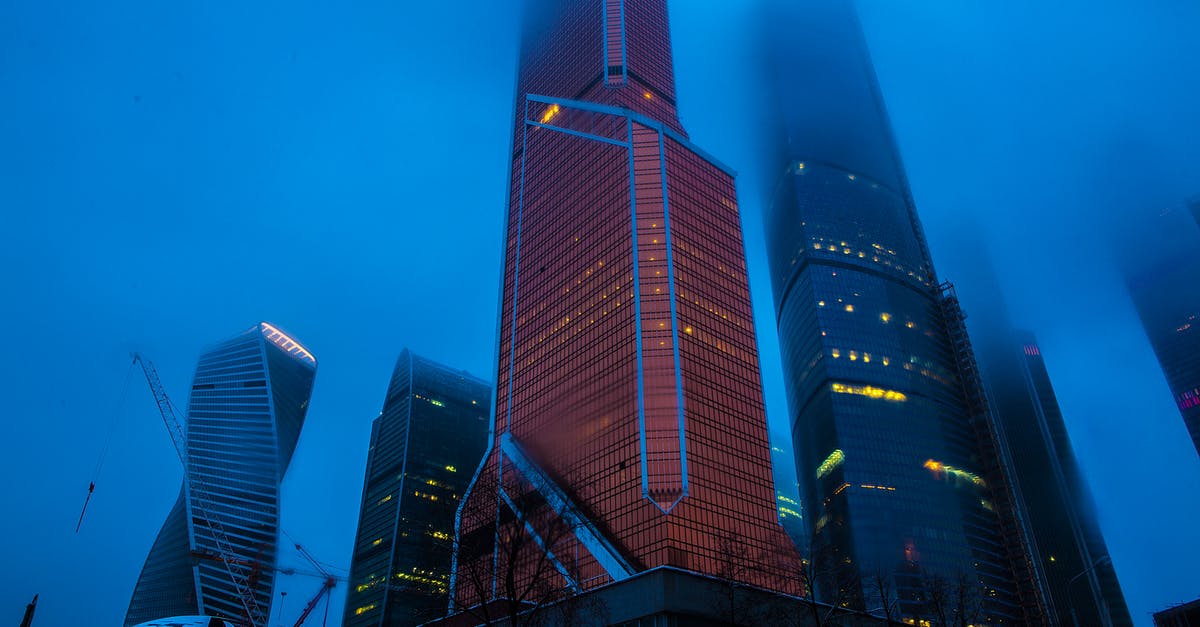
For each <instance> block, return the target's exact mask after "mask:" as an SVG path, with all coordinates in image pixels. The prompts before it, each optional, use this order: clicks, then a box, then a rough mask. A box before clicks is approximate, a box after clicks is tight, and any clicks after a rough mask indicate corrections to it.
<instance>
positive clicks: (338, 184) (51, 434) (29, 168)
mask: <svg viewBox="0 0 1200 627" xmlns="http://www.w3.org/2000/svg"><path fill="white" fill-rule="evenodd" d="M751 4H752V3H750V2H746V3H728V2H716V1H715V0H676V1H675V2H674V3H673V4H672V11H673V13H672V26H673V29H674V33H673V34H674V40H675V58H676V64H677V74H678V83H679V85H678V87H679V99H680V112H681V116H682V119H683V122H684V124H685V126H686V127H687V128H688V130H689V132H690V133H691V135H692V137H693V139H694V140H695V141H696V142H697V143H698V144H699V145H701V146H703V147H704V148H705V149H706V150H708V151H709V152H711V153H712V154H714V155H716V156H717V157H718V158H720V159H721V160H722V161H724V162H726V163H728V164H730V165H731V166H733V167H734V168H735V169H737V170H739V171H740V172H741V173H742V178H741V184H740V201H741V206H742V211H743V221H744V225H745V230H746V240H747V245H748V256H749V261H750V270H751V280H752V289H753V293H754V297H755V304H756V316H757V323H758V326H759V329H758V331H759V337H760V350H761V353H762V364H763V368H764V381H765V385H766V392H767V401H768V411H769V414H770V419H771V421H772V423H773V425H782V423H783V421H784V420H785V417H786V407H785V401H784V398H783V394H782V388H783V384H782V375H781V374H780V371H779V358H778V355H777V342H776V341H775V338H774V321H773V319H772V311H771V304H770V284H769V278H768V276H767V267H766V264H765V258H764V251H763V243H762V225H761V211H762V204H761V195H760V194H759V193H758V190H757V189H756V185H755V184H754V179H753V176H754V173H755V172H757V171H758V169H759V168H762V167H764V165H763V164H762V163H761V156H762V154H761V151H760V150H759V149H758V147H757V146H755V145H754V143H753V142H752V141H750V139H749V138H750V137H752V136H754V129H755V128H756V125H758V124H761V123H763V122H764V121H763V120H762V119H761V117H760V116H761V115H762V112H763V111H764V110H765V108H764V107H762V106H761V99H762V97H763V93H762V90H761V87H760V86H757V85H755V84H754V82H753V79H752V76H753V73H752V72H748V71H746V70H747V68H749V67H751V66H752V64H754V63H756V62H757V61H758V59H757V58H756V53H755V52H754V50H755V48H754V47H753V46H752V45H751V44H752V41H751V38H750V35H749V22H750V20H749V17H750V11H751V9H750V8H749V6H750V5H751ZM860 6H861V13H862V18H863V23H864V28H865V30H866V33H867V38H868V41H869V42H870V45H871V49H872V53H873V55H874V57H875V61H876V66H877V69H878V72H879V76H880V82H881V85H882V89H883V92H884V96H885V99H886V101H887V103H888V107H889V109H890V113H891V116H892V119H893V123H894V125H895V129H896V134H897V137H898V141H899V144H900V148H901V151H902V153H903V156H904V159H905V162H906V165H907V167H908V172H909V175H910V179H911V183H912V187H913V190H914V194H915V196H916V200H917V204H918V208H919V211H920V213H921V217H922V219H923V221H924V225H925V228H926V231H927V234H928V236H929V240H930V244H931V247H932V250H933V255H934V259H935V262H936V263H937V266H938V270H939V272H940V274H941V275H943V277H944V278H949V279H951V280H954V279H956V277H957V276H970V275H971V273H972V272H973V268H974V264H976V263H977V261H978V259H979V255H980V250H979V246H978V245H976V244H975V243H974V242H968V241H967V240H966V239H965V238H963V237H961V234H962V233H963V232H964V230H966V229H977V230H979V231H981V232H982V233H984V237H985V240H986V241H985V242H984V248H985V250H986V253H987V254H988V256H989V257H990V258H991V259H992V260H993V262H994V263H995V264H996V266H997V267H998V268H999V271H1000V274H1001V276H1000V280H1001V283H1002V285H1003V287H1004V289H1005V295H1004V296H1005V298H1006V300H1007V301H1008V303H1009V306H1010V308H1011V309H1012V311H1013V314H1014V317H1015V318H1016V319H1017V321H1018V323H1019V324H1021V325H1023V326H1025V327H1028V328H1030V329H1032V330H1033V331H1035V332H1036V333H1037V334H1038V336H1039V338H1040V339H1041V343H1042V348H1043V352H1044V354H1045V356H1046V360H1047V363H1048V366H1049V368H1050V372H1051V376H1052V377H1053V379H1054V384H1055V386H1056V389H1057V391H1058V394H1059V397H1060V401H1061V403H1062V406H1063V410H1064V414H1065V417H1066V420H1067V424H1068V427H1069V429H1070V432H1071V436H1072V438H1073V440H1074V442H1075V444H1076V449H1077V453H1078V455H1079V457H1080V459H1081V463H1082V466H1083V468H1084V471H1085V472H1086V473H1087V474H1088V477H1089V480H1090V484H1091V487H1092V489H1093V491H1094V492H1095V493H1096V497H1097V501H1098V504H1099V513H1100V518H1101V522H1102V525H1103V528H1104V531H1105V533H1106V536H1107V540H1108V544H1109V547H1110V550H1111V553H1112V558H1113V561H1114V563H1115V564H1116V568H1117V573H1118V575H1119V576H1120V577H1121V580H1122V584H1123V586H1124V587H1125V590H1126V595H1127V597H1128V600H1129V603H1130V607H1131V610H1132V611H1133V613H1134V615H1135V620H1137V621H1138V622H1139V624H1145V625H1148V624H1150V623H1149V612H1151V611H1154V610H1157V609H1160V608H1162V607H1164V606H1166V605H1169V604H1171V603H1174V602H1178V601H1184V600H1188V599H1192V598H1196V597H1197V596H1200V583H1197V581H1196V578H1195V575H1194V564H1196V563H1200V538H1198V537H1197V535H1196V534H1195V532H1194V524H1195V523H1194V521H1195V520H1197V519H1198V518H1200V499H1198V498H1197V496H1196V495H1197V494H1200V460H1198V459H1197V456H1196V453H1195V451H1194V450H1193V449H1192V447H1191V444H1190V442H1188V441H1187V440H1186V435H1185V433H1184V430H1183V426H1182V421H1181V419H1180V418H1179V415H1178V413H1177V412H1176V411H1175V408H1174V405H1173V403H1172V402H1171V398H1170V393H1169V392H1168V390H1167V388H1166V384H1165V382H1164V381H1163V378H1162V376H1161V373H1160V372H1159V371H1158V367H1157V364H1156V362H1155V361H1154V357H1153V354H1152V353H1151V351H1150V348H1149V345H1148V344H1147V342H1146V340H1145V337H1144V335H1143V333H1142V332H1141V330H1140V328H1139V325H1138V323H1137V319H1136V315H1135V314H1134V312H1133V309H1132V307H1131V305H1130V303H1129V302H1128V298H1127V297H1126V296H1125V294H1124V291H1123V288H1122V282H1121V278H1120V275H1119V272H1118V269H1117V267H1116V265H1115V264H1114V262H1113V257H1112V255H1111V252H1112V251H1113V250H1114V249H1115V248H1117V247H1121V246H1140V247H1143V248H1144V249H1145V251H1146V254H1153V253H1154V251H1155V249H1156V246H1155V243H1154V242H1152V241H1149V242H1141V241H1139V242H1134V243H1130V242H1128V241H1127V240H1128V238H1127V237H1126V236H1125V234H1127V233H1129V232H1131V231H1130V229H1131V228H1132V226H1135V225H1138V224H1139V223H1140V222H1142V221H1144V218H1145V216H1147V215H1154V214H1156V213H1157V212H1158V211H1160V210H1161V209H1162V208H1163V207H1164V206H1167V205H1170V204H1173V203H1178V202H1179V201H1180V200H1181V199H1182V198H1183V197H1185V196H1188V195H1194V194H1197V193H1200V171H1198V170H1197V168H1196V163H1197V160H1196V147H1197V146H1200V121H1197V116H1196V115H1195V113H1194V108H1195V102H1197V101H1198V100H1200V99H1198V98H1197V95H1198V93H1197V92H1198V91H1200V86H1198V79H1197V78H1196V77H1198V76H1200V67H1198V66H1200V40H1197V39H1196V38H1195V36H1194V34H1195V33H1196V32H1198V31H1200V6H1198V5H1196V4H1195V3H1194V2H1188V1H1185V0H1162V1H1161V2H1154V3H1147V2H1140V1H1134V0H1121V1H1117V0H1114V1H1112V2H1107V3H1102V4H1101V5H1097V4H1096V3H1090V2H1089V3H1085V2H1083V1H1082V0H1064V2H1060V3H1053V4H1052V5H1051V4H1049V3H1044V2H1033V1H1032V0H1017V1H1015V2H1006V3H988V2H982V1H981V0H966V1H955V2H950V1H946V0H910V1H909V2H894V1H888V0H861V1H860ZM516 23H517V19H516V16H515V11H514V6H513V5H512V4H510V3H507V2H485V1H483V0H462V1H461V2H458V3H455V8H454V9H453V10H449V9H445V8H443V7H442V5H441V4H439V3H416V2H405V3H397V2H381V1H368V0H358V1H352V2H346V3H341V4H339V5H336V6H335V5H328V4H317V3H308V2H300V3H284V2H280V1H277V0H268V1H264V2H256V3H235V2H229V1H226V0H218V1H213V2H204V3H200V2H186V1H185V2H179V3H157V2H149V1H146V0H124V1H119V2H115V3H107V4H102V5H94V4H84V3H68V2H61V1H59V0H9V1H8V2H6V3H3V4H0V87H2V89H0V225H2V228H0V284H2V285H3V288H4V292H5V298H4V300H3V305H2V306H0V329H4V330H5V331H6V336H7V339H8V348H7V351H6V352H7V355H8V358H7V359H4V360H2V361H0V381H2V382H3V384H2V386H0V390H2V391H3V395H4V403H3V407H4V408H5V411H4V415H3V417H0V452H2V454H0V494H3V495H4V497H5V502H6V506H5V507H6V512H8V515H6V516H4V517H2V518H0V554H2V555H4V556H5V562H6V564H7V565H8V568H6V569H5V570H4V572H3V573H2V574H0V583H2V584H3V585H0V609H3V611H5V612H8V613H9V614H10V615H12V616H14V617H16V616H18V615H19V613H20V611H21V608H23V606H24V604H25V603H26V602H28V600H29V598H30V597H32V595H33V594H34V593H38V592H40V593H41V595H42V597H41V599H42V600H41V607H40V608H39V613H38V620H37V623H36V624H39V625H51V626H53V625H68V624H96V625H107V624H117V623H118V622H119V621H120V620H121V618H122V616H123V613H124V611H125V607H126V605H127V603H128V599H129V595H130V593H131V591H132V588H133V584H134V582H135V580H136V577H137V574H138V572H139V570H140V568H141V566H142V561H143V560H144V559H145V555H146V552H147V551H148V549H149V547H150V544H151V542H152V541H153V539H154V536H155V534H156V533H157V531H158V528H159V526H160V525H161V523H162V520H163V518H164V517H165V515H166V513H167V511H168V510H169V508H170V506H171V504H172V502H173V499H174V497H175V496H176V494H177V490H178V487H179V481H180V479H181V472H180V468H179V464H178V460H177V458H176V457H175V453H174V451H173V449H172V446H171V443H170V440H169V438H168V437H167V434H166V432H165V430H164V429H163V426H162V424H161V421H160V420H159V419H158V417H157V415H156V413H155V410H154V406H153V402H152V400H151V398H150V396H149V394H148V392H147V391H146V389H145V387H144V384H143V383H142V382H141V381H140V380H138V379H134V380H133V381H132V385H131V386H130V391H129V393H128V396H127V398H126V400H125V402H124V404H123V405H122V406H121V407H120V409H119V410H118V409H117V407H118V399H119V397H120V394H121V386H122V383H123V380H124V377H125V374H126V370H127V364H128V353H129V352H130V351H131V350H141V351H143V352H144V353H146V354H147V356H149V357H150V358H151V359H153V360H154V361H155V362H156V363H157V364H158V367H159V371H160V374H161V375H162V377H163V379H164V382H165V384H166V385H167V388H168V391H169V392H170V393H172V394H173V395H174V397H175V399H176V401H177V403H179V404H183V403H184V402H185V401H186V394H187V391H188V389H189V388H188V386H189V381H190V377H191V373H192V369H193V368H194V365H195V360H196V357H197V356H198V354H199V352H200V351H201V350H202V349H203V348H204V347H205V346H207V345H209V344H211V343H213V342H216V341H218V340H221V339H224V338H226V337H228V336H231V335H233V334H235V333H237V332H239V331H241V330H243V329H245V328H248V327H249V326H250V325H252V324H254V323H256V322H257V321H259V320H269V321H271V322H273V323H276V324H278V325H279V326H281V327H283V328H285V329H287V330H288V331H289V332H290V333H292V334H293V335H295V336H296V337H298V338H299V339H300V340H301V341H302V342H304V343H305V344H306V345H307V346H308V347H309V348H310V349H311V350H312V351H313V353H315V354H316V356H317V359H318V361H319V363H320V366H319V370H318V376H317V383H316V387H315V392H314V396H313V401H312V406H311V408H310V411H309V415H308V420H307V424H306V425H305V428H304V433H303V435H302V437H301V442H300V445H299V447H298V449H297V451H296V455H295V457H294V459H293V462H292V468H291V470H290V471H289V474H288V476H287V478H286V480H285V481H284V489H283V512H284V513H283V527H284V529H286V530H287V531H288V533H289V534H291V535H292V536H293V537H295V538H296V539H297V540H298V541H300V542H302V543H304V544H305V545H306V546H307V547H308V548H309V550H311V551H312V553H314V554H315V555H316V556H318V557H319V558H320V559H322V560H323V561H326V562H329V563H332V564H335V565H340V566H343V567H345V566H348V565H349V553H350V545H351V543H352V542H353V534H354V527H355V523H356V518H357V508H358V504H359V497H360V490H361V485H362V472H363V467H364V464H365V459H366V447H367V442H368V439H369V424H370V420H371V419H372V418H373V417H374V416H375V415H376V414H377V413H378V411H379V408H380V406H381V404H382V401H383V395H384V391H385V387H386V384H387V379H388V376H389V374H390V372H391V367H392V365H393V362H394V360H395V358H396V356H397V355H398V354H399V352H400V350H401V349H402V348H403V347H405V346H407V347H410V348H412V349H413V350H414V351H416V352H418V353H419V354H422V355H425V356H427V357H430V358H433V359H436V360H439V361H442V362H445V363H447V364H451V365H454V366H457V367H461V368H464V369H467V370H469V371H471V372H473V373H475V374H477V375H480V376H482V377H484V378H488V379H490V378H491V377H492V370H493V364H492V359H493V351H494V339H495V320H496V318H495V314H496V295H497V291H496V290H497V287H498V285H499V259H500V243H501V242H500V236H501V223H502V219H503V210H504V199H505V197H506V189H507V180H506V176H507V160H506V155H505V152H506V149H507V147H508V141H509V139H508V132H509V129H510V128H511V127H510V126H509V124H510V117H511V104H512V94H513V74H514V70H515V61H516V59H515V55H516V52H515V45H516ZM959 289H960V293H961V295H962V296H963V298H964V301H965V304H966V306H967V309H968V312H969V311H970V309H971V308H972V307H982V306H987V305H988V303H989V300H988V299H989V295H987V294H980V293H975V292H972V290H971V287H970V285H969V284H964V283H963V282H961V281H960V282H959ZM775 430H776V431H784V429H782V428H779V427H778V426H777V427H776V428H775ZM110 432H111V433H112V440H111V442H112V443H111V446H110V447H109V452H108V454H107V456H106V457H105V461H104V465H103V468H102V469H101V471H100V473H99V476H98V478H97V479H96V482H97V492H96V496H95V498H94V499H93V501H92V505H91V507H90V509H89V512H88V516H87V519H86V520H85V522H84V526H83V529H82V530H81V531H80V533H79V534H74V533H73V530H74V526H75V520H76V517H77V516H78V512H79V507H80V506H81V505H82V502H83V497H84V493H85V491H86V487H87V484H88V482H89V481H90V480H92V478H93V476H94V475H95V470H96V467H97V463H98V460H99V459H100V456H101V451H102V450H103V448H104V442H105V440H106V438H107V437H108V434H109V433H110ZM281 563H282V564H284V565H292V566H301V567H303V566H304V562H303V560H302V558H300V557H299V556H296V555H294V554H288V553H285V555H284V556H283V558H282V559H281ZM319 586H320V582H319V581H318V580H315V579H311V578H305V577H300V576H297V577H284V578H281V579H280V582H279V585H278V587H277V590H278V591H280V592H282V591H287V592H288V597H287V600H286V601H285V602H283V604H282V610H283V617H282V618H283V620H280V621H279V622H283V623H287V624H290V623H291V621H293V620H294V619H295V616H296V615H297V614H298V613H299V611H300V608H301V606H302V605H303V603H304V601H305V600H306V598H307V597H308V596H309V595H310V594H311V593H313V592H315V591H316V590H317V589H318V588H319ZM343 595H344V586H343V587H341V588H339V590H338V591H337V592H336V593H335V595H334V603H333V607H332V610H331V612H330V614H331V620H330V624H337V623H338V622H339V621H340V614H341V609H342V599H343ZM276 605H277V608H276V609H279V607H278V606H279V603H277V604H276ZM334 617H336V618H334ZM277 620H278V619H273V620H272V624H274V623H275V622H277Z"/></svg>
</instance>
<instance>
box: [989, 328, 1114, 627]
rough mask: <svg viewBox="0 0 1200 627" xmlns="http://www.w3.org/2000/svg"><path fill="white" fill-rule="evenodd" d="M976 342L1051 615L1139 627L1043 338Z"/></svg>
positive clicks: (993, 332) (998, 335)
mask: <svg viewBox="0 0 1200 627" xmlns="http://www.w3.org/2000/svg"><path fill="white" fill-rule="evenodd" d="M972 329H973V330H977V329H978V327H975V326H973V327H972ZM976 337H977V338H983V339H984V340H985V341H983V342H981V343H980V350H979V355H980V362H981V364H982V366H983V371H984V374H985V376H986V378H987V382H988V385H989V389H990V391H991V394H992V399H993V401H994V403H993V405H992V407H993V411H994V412H995V415H996V418H997V420H998V421H999V422H1000V424H1002V425H1003V430H1004V434H1005V437H1006V438H1007V440H1008V444H1009V448H1010V450H1012V451H1014V452H1015V453H1014V455H1013V457H1012V467H1013V470H1014V471H1015V472H1014V476H1015V477H1016V478H1017V482H1018V485H1019V490H1020V493H1021V497H1022V501H1023V503H1024V505H1025V517H1026V520H1027V522H1028V524H1029V527H1030V530H1031V531H1032V540H1033V542H1032V545H1033V546H1034V548H1035V556H1036V559H1037V566H1038V568H1039V569H1040V571H1041V574H1042V579H1043V581H1044V582H1045V585H1046V588H1047V591H1048V593H1049V597H1050V598H1049V603H1048V606H1049V611H1050V613H1051V614H1052V615H1053V616H1054V617H1056V624H1061V625H1071V624H1080V625H1101V626H1107V627H1113V626H1117V627H1124V626H1130V627H1132V625H1133V620H1132V619H1131V618H1130V616H1129V609H1128V607H1127V606H1126V605H1125V597H1124V595H1123V594H1122V592H1121V586H1120V583H1119V582H1118V581H1117V575H1116V571H1115V570H1114V569H1113V564H1112V560H1111V559H1109V556H1108V547H1107V545H1106V544H1105V542H1104V536H1103V535H1102V534H1101V532H1100V527H1099V524H1098V523H1097V521H1096V512H1095V506H1094V504H1093V502H1092V498H1091V495H1090V494H1089V491H1088V488H1087V484H1086V483H1085V481H1084V479H1083V475H1082V473H1081V471H1080V469H1079V464H1078V462H1077V460H1076V458H1075V452H1074V449H1073V448H1072V446H1071V438H1070V437H1069V436H1068V434H1067V427H1066V423H1065V422H1064V421H1063V416H1062V412H1061V410H1060V409H1059V406H1058V399H1057V398H1056V397H1055V395H1054V388H1053V387H1052V386H1051V384H1050V374H1049V372H1048V371H1047V370H1046V364H1045V361H1044V360H1043V357H1042V350H1041V348H1040V347H1039V346H1038V343H1037V340H1036V339H1035V338H1034V337H1033V334H1031V333H1028V332H1025V331H1016V332H1014V331H1012V330H1011V329H1006V328H993V329H987V330H984V331H982V332H977V333H976ZM1074 621H1078V622H1074Z"/></svg>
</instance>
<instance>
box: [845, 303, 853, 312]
mask: <svg viewBox="0 0 1200 627" xmlns="http://www.w3.org/2000/svg"><path fill="white" fill-rule="evenodd" d="M846 311H849V312H851V313H853V312H854V305H849V304H847V305H846Z"/></svg>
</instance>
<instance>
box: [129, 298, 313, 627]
mask: <svg viewBox="0 0 1200 627" xmlns="http://www.w3.org/2000/svg"><path fill="white" fill-rule="evenodd" d="M316 370H317V361H316V358H314V357H313V355H312V353H310V352H308V350H307V349H305V348H304V347H303V346H301V345H300V344H299V343H298V342H296V341H295V340H293V339H292V338H291V337H289V336H287V335H286V334H285V333H284V332H283V331H280V330H279V329H278V328H276V327H274V326H272V325H270V324H267V323H266V322H263V323H260V324H257V325H255V326H253V327H251V328H250V329H249V330H247V331H245V332H244V333H242V334H240V335H238V336H237V337H234V338H233V339H230V340H227V341H225V342H222V343H221V344H218V345H216V346H214V347H213V348H211V349H209V350H208V351H206V352H205V353H204V354H203V355H201V356H200V363H199V364H198V365H197V366H196V374H195V377H194V378H193V379H192V394H191V399H190V400H189V402H188V410H187V467H186V468H185V469H184V471H185V472H186V473H187V474H188V476H189V477H191V478H192V479H191V481H189V482H188V483H190V484H191V485H192V489H191V490H189V489H188V483H185V485H184V488H183V489H181V490H180V493H179V498H178V500H177V501H176V502H175V507H173V508H172V509H171V513H170V514H169V515H168V516H167V520H166V522H165V523H163V528H162V531H160V532H159V534H158V538H157V539H156V540H155V541H154V546H153V547H152V548H151V549H150V554H149V555H148V556H147V557H146V564H145V566H144V567H143V568H142V574H141V576H140V577H139V578H138V582H137V587H135V588H134V591H133V598H132V600H130V602H129V611H128V612H127V613H126V615H125V624H126V625H134V624H137V623H141V622H144V621H147V620H153V619H156V618H163V617H167V616H179V615H194V614H205V615H209V616H216V617H222V618H228V619H230V620H233V621H239V620H241V619H242V618H243V615H244V613H245V611H244V609H243V604H242V600H241V598H240V597H239V595H238V593H237V589H236V587H235V586H234V585H233V583H232V581H231V580H230V577H229V574H228V573H226V572H225V571H224V568H225V565H224V564H223V563H222V561H221V560H220V558H218V557H216V556H217V553H218V546H217V542H216V541H215V540H214V538H213V537H212V535H211V533H212V532H211V531H209V529H208V526H207V524H206V523H205V520H204V518H203V517H202V516H200V515H199V513H198V512H196V511H194V508H193V506H192V499H193V498H194V494H195V492H194V490H195V489H196V487H195V486H196V484H197V481H196V478H199V479H200V483H202V484H203V485H204V486H205V487H206V489H207V494H206V495H205V501H206V502H207V506H206V507H207V509H208V510H209V511H208V512H207V515H208V516H210V517H215V518H218V519H219V523H220V524H221V526H223V527H224V531H225V535H226V537H227V538H228V540H229V543H230V545H231V548H232V549H233V552H234V553H235V554H234V555H229V556H228V557H229V558H230V559H232V560H239V561H241V562H242V563H246V564H254V565H255V566H254V568H253V570H254V572H255V577H254V581H253V594H254V597H255V601H256V602H257V604H258V606H259V607H261V608H269V607H270V606H271V599H272V597H273V594H274V585H275V558H276V555H277V551H276V549H277V545H278V535H279V484H280V482H281V481H282V480H283V475H284V473H285V472H286V471H287V467H288V463H289V462H290V461H291V459H292V452H293V451H294V450H295V448H296V441H297V440H298V439H299V437H300V428H301V427H302V426H303V425H304V415H305V413H306V412H307V411H308V401H309V396H310V395H311V394H312V386H313V379H314V377H315V376H316ZM266 614H268V615H269V612H266ZM254 627H265V625H255V626H254Z"/></svg>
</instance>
